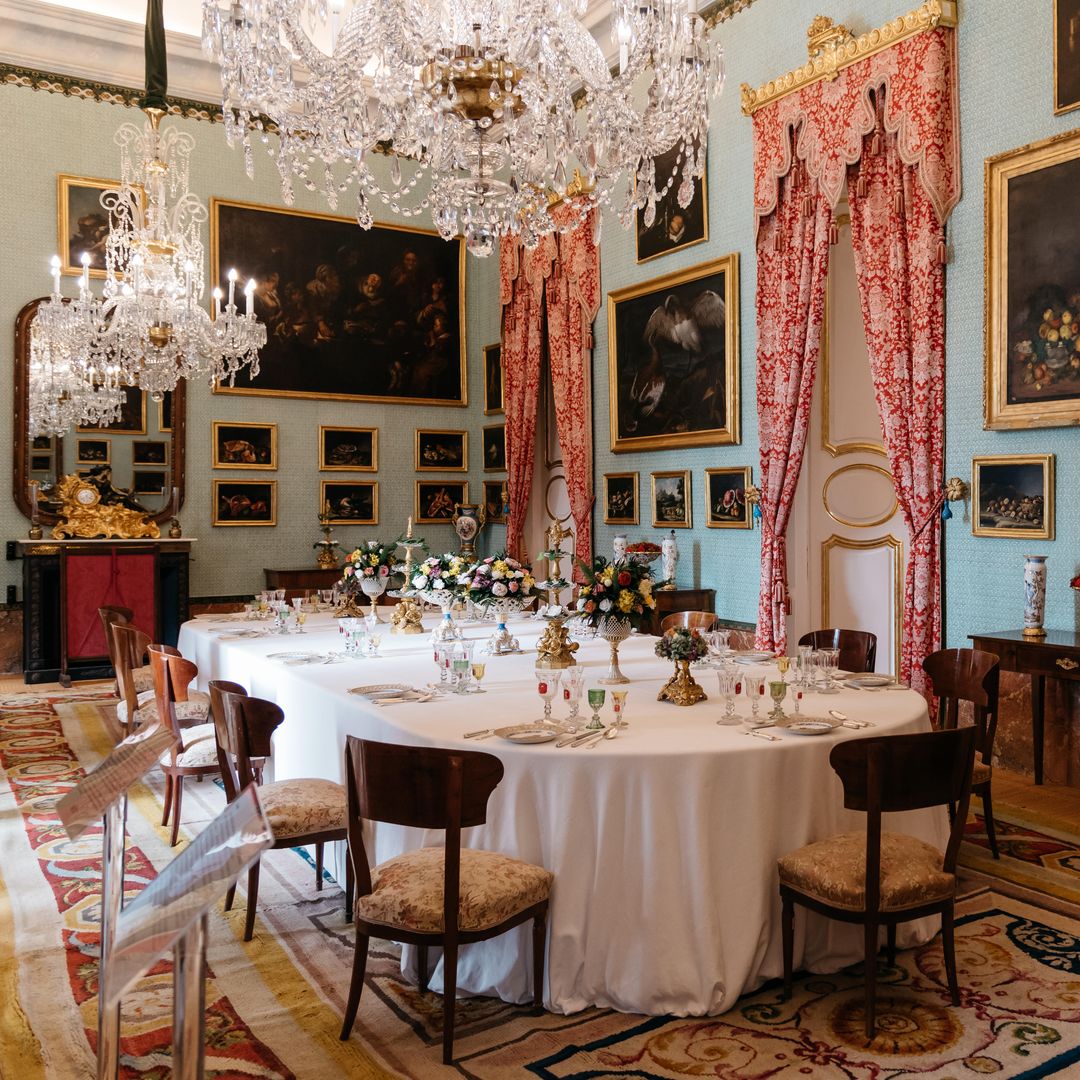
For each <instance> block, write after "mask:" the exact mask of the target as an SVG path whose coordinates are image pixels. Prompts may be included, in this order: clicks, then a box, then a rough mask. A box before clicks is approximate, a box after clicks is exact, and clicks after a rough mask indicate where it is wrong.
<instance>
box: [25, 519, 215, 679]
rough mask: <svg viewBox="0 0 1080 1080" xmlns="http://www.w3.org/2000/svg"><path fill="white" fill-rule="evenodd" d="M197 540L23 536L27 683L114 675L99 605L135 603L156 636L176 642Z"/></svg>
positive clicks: (144, 626)
mask: <svg viewBox="0 0 1080 1080" xmlns="http://www.w3.org/2000/svg"><path fill="white" fill-rule="evenodd" d="M193 543H194V541H193V540H188V539H181V540H173V539H162V540H52V539H43V540H19V541H18V545H19V553H20V555H21V556H22V560H23V677H24V678H25V680H26V681H27V682H28V683H42V682H60V683H62V684H63V685H64V686H69V685H70V684H71V681H72V680H73V679H108V678H112V676H113V669H112V666H111V665H110V663H109V655H108V647H107V645H106V642H105V631H104V629H103V628H102V626H101V620H100V619H99V618H98V613H97V609H98V608H99V607H103V606H105V605H117V606H120V607H127V608H131V609H132V611H133V612H134V614H135V625H136V626H138V627H139V629H140V630H145V631H146V633H148V634H150V635H151V637H153V639H154V641H158V642H162V643H164V644H166V645H175V644H176V640H177V637H178V636H179V634H180V626H181V624H182V623H184V622H186V621H187V617H188V561H189V558H190V555H191V545H192V544H193Z"/></svg>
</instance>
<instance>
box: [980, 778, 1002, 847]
mask: <svg viewBox="0 0 1080 1080" xmlns="http://www.w3.org/2000/svg"><path fill="white" fill-rule="evenodd" d="M982 804H983V817H984V818H985V819H986V839H987V840H989V841H990V851H991V853H992V854H993V856H994V858H995V859H1000V858H1001V855H1000V854H999V853H998V846H997V829H996V828H995V826H994V803H993V800H992V798H991V796H990V785H989V784H987V785H986V787H985V788H984V789H983V792H982Z"/></svg>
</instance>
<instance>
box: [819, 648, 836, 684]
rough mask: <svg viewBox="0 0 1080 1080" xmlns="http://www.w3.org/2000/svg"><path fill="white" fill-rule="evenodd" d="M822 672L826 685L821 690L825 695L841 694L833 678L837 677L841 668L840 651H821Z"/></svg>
mask: <svg viewBox="0 0 1080 1080" xmlns="http://www.w3.org/2000/svg"><path fill="white" fill-rule="evenodd" d="M820 655H821V661H820V662H821V671H822V674H823V676H824V679H825V685H824V686H823V687H822V688H821V693H823V694H839V693H840V691H839V690H838V689H837V688H836V687H835V686H833V683H832V681H833V677H834V676H835V675H836V672H837V670H838V669H839V667H840V650H839V649H822V650H821V654H820Z"/></svg>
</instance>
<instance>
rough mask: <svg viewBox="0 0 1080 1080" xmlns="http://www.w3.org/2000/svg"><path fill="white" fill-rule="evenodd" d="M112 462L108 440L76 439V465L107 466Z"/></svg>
mask: <svg viewBox="0 0 1080 1080" xmlns="http://www.w3.org/2000/svg"><path fill="white" fill-rule="evenodd" d="M111 460H112V454H111V451H110V441H109V440H108V439H76V440H75V464H76V465H108V464H109V462H110V461H111Z"/></svg>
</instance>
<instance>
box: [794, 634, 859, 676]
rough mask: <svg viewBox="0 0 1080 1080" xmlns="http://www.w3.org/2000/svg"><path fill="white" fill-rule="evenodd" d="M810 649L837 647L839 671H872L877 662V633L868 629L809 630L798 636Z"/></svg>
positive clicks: (802, 643)
mask: <svg viewBox="0 0 1080 1080" xmlns="http://www.w3.org/2000/svg"><path fill="white" fill-rule="evenodd" d="M799 644H800V645H809V646H810V647H811V648H812V649H838V650H839V651H840V660H839V665H840V670H841V671H873V670H874V667H875V665H876V664H877V634H871V633H870V631H869V630H835V629H830V630H811V631H810V633H809V634H803V636H802V637H801V638H799Z"/></svg>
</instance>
